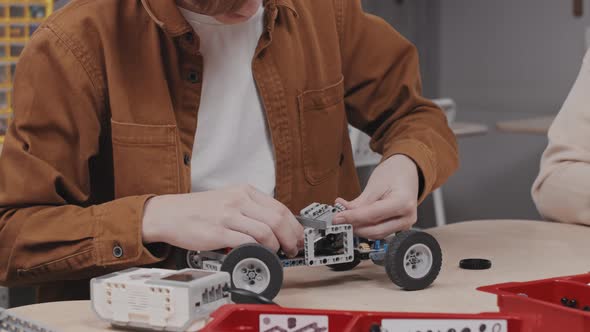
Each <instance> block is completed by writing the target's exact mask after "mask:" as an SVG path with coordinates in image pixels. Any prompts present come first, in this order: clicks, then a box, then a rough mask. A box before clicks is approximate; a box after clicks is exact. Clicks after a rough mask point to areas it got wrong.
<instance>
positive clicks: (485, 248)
mask: <svg viewBox="0 0 590 332" xmlns="http://www.w3.org/2000/svg"><path fill="white" fill-rule="evenodd" d="M430 233H431V234H433V235H434V236H436V238H437V239H438V240H439V242H440V243H441V246H442V248H443V252H444V259H445V261H444V264H443V269H442V272H441V275H440V277H439V279H438V280H437V281H436V282H435V284H434V285H433V286H432V287H430V288H429V289H426V290H423V291H418V292H405V291H401V290H399V289H397V288H396V287H395V286H394V285H393V284H392V283H391V282H390V281H389V279H388V278H387V276H386V275H385V272H384V271H383V270H382V269H383V268H382V267H379V266H375V265H372V264H371V263H368V262H367V263H364V264H362V265H361V266H359V267H358V268H356V269H355V270H353V271H349V272H343V273H337V272H332V271H329V270H327V269H325V268H295V269H292V270H287V271H288V272H287V273H286V280H285V285H284V288H283V290H282V291H281V293H280V295H279V296H278V297H277V298H276V301H277V302H278V303H279V304H281V305H283V306H289V307H308V308H331V309H351V310H377V311H416V312H462V313H473V312H486V311H487V312H489V311H497V307H496V298H495V296H493V295H490V294H486V293H481V292H478V291H476V290H475V288H476V287H478V286H483V285H488V284H495V283H502V282H508V281H527V280H535V279H541V278H548V277H556V276H565V275H571V274H579V273H585V272H588V271H589V270H590V263H589V260H588V253H589V252H590V250H589V249H590V242H589V241H588V239H590V228H588V227H582V226H573V225H564V224H555V223H547V222H537V221H499V220H496V221H477V222H468V223H460V224H452V225H448V226H444V227H439V228H436V229H433V230H432V231H430ZM468 257H483V258H489V259H491V260H492V261H493V267H492V269H491V270H486V271H465V270H461V269H459V268H458V267H457V265H458V263H459V260H460V259H462V258H468ZM13 311H14V312H15V313H17V314H20V315H22V316H26V317H31V318H33V319H35V320H37V321H39V322H42V323H45V324H48V325H50V326H53V327H54V328H56V329H59V330H60V331H64V332H68V331H72V332H83V331H91V332H92V331H97V332H98V331H105V330H107V328H108V324H105V323H103V322H101V321H99V320H98V319H97V318H96V317H95V316H94V314H93V313H92V311H91V308H90V304H89V302H64V303H52V304H43V305H33V306H28V307H21V308H17V309H13Z"/></svg>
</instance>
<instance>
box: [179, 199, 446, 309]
mask: <svg viewBox="0 0 590 332" xmlns="http://www.w3.org/2000/svg"><path fill="white" fill-rule="evenodd" d="M344 209H345V208H344V207H343V206H342V205H339V204H336V205H335V206H330V205H326V204H319V203H314V204H311V205H310V206H308V207H306V208H305V209H303V210H301V215H300V216H298V217H297V219H298V220H299V222H300V223H301V224H302V225H303V226H304V237H305V246H304V250H303V251H302V252H300V254H299V255H298V256H297V257H295V258H288V257H287V256H285V255H284V254H283V253H282V252H279V253H275V252H272V251H270V250H269V249H267V248H266V247H263V246H261V245H259V244H245V245H242V246H239V247H237V248H233V249H222V250H216V251H186V250H179V251H178V254H177V258H176V259H177V267H178V268H193V269H205V270H214V271H226V272H228V273H229V274H230V276H231V282H232V287H235V288H241V289H245V290H248V291H251V292H254V293H258V294H260V295H261V296H263V297H265V298H268V299H273V298H274V297H275V296H276V295H277V294H278V293H279V291H280V289H281V286H282V283H283V268H288V267H292V266H322V265H326V266H328V267H329V268H331V269H332V270H334V271H347V270H351V269H353V268H355V267H356V266H357V265H358V264H359V263H360V262H361V261H362V260H369V259H370V260H371V261H373V263H375V264H377V265H381V266H384V267H385V271H386V273H387V275H388V276H389V278H390V279H391V281H392V282H393V283H394V284H396V285H397V286H399V287H400V288H402V289H404V290H408V291H413V290H420V289H424V288H426V287H428V286H430V285H431V284H432V283H433V282H434V280H435V279H436V278H437V276H438V274H439V272H440V268H441V265H442V252H441V249H440V246H439V244H438V242H437V241H436V239H435V238H434V237H433V236H431V235H430V234H427V233H424V232H420V231H414V230H411V231H405V232H399V233H397V234H396V235H395V236H392V237H391V238H389V239H386V240H365V239H360V238H357V237H355V236H354V235H353V229H352V226H351V225H333V224H332V219H333V218H334V216H335V215H336V214H337V213H338V212H341V211H343V210H344ZM232 299H233V301H234V302H236V303H248V302H249V301H250V300H249V299H248V298H243V297H240V296H233V297H232Z"/></svg>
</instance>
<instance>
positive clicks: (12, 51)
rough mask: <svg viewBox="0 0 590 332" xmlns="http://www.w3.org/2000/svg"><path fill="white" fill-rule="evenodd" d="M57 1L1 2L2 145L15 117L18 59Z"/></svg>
mask: <svg viewBox="0 0 590 332" xmlns="http://www.w3.org/2000/svg"><path fill="white" fill-rule="evenodd" d="M53 1H54V0H0V143H3V142H4V135H5V134H6V130H7V129H8V124H9V123H10V120H11V118H12V104H11V102H12V82H13V80H14V72H15V70H16V63H17V61H18V57H19V56H20V53H21V52H22V50H23V48H24V47H25V44H26V42H27V41H28V40H29V38H30V37H31V35H32V34H33V33H34V32H35V30H37V28H38V27H39V25H41V23H42V22H43V20H45V18H47V16H49V15H50V14H51V13H52V12H53Z"/></svg>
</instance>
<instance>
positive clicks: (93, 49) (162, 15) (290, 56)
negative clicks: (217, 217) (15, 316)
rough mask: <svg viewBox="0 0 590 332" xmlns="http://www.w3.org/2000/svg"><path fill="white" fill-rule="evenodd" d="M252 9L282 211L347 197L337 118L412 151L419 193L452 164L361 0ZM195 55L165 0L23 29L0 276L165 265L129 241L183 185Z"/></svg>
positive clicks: (351, 178)
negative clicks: (149, 208)
mask: <svg viewBox="0 0 590 332" xmlns="http://www.w3.org/2000/svg"><path fill="white" fill-rule="evenodd" d="M264 5H265V23H264V24H265V29H264V33H263V36H262V37H261V39H260V42H259V45H258V48H257V50H256V54H255V57H254V59H253V61H252V66H253V71H254V77H255V80H256V84H257V87H258V92H259V94H260V97H261V100H262V104H263V106H264V109H265V111H266V115H267V118H268V125H269V128H270V133H271V137H272V142H273V146H274V153H275V158H276V171H277V172H276V173H277V174H276V176H277V177H276V198H277V199H278V200H280V201H281V202H283V203H284V204H286V205H287V206H288V207H289V208H290V209H291V210H292V211H293V212H297V211H298V210H299V209H301V208H302V207H304V206H306V205H307V204H309V203H311V202H314V201H317V202H326V203H329V202H333V201H334V199H335V198H336V197H337V196H342V197H344V198H348V199H351V198H354V197H355V196H356V195H357V194H358V193H359V184H358V180H357V175H356V173H355V167H354V163H353V159H352V151H351V144H350V141H349V138H348V131H347V124H348V123H350V124H352V125H353V126H355V127H357V128H360V129H361V130H363V131H365V132H366V133H368V134H370V135H371V136H372V142H371V146H372V148H373V149H374V150H375V151H377V152H379V153H381V154H383V158H388V157H389V156H391V155H394V154H404V155H407V156H409V157H410V158H412V159H413V160H414V161H415V163H416V164H417V165H418V167H419V169H420V171H421V174H422V178H423V180H424V181H423V188H422V189H423V190H422V195H421V197H422V198H423V197H424V196H425V195H427V194H428V193H429V192H431V191H432V190H433V189H434V188H436V187H437V186H439V185H441V184H442V183H443V182H444V181H445V180H446V179H447V178H448V177H449V176H450V175H451V173H452V172H453V171H454V170H455V169H456V167H457V159H458V158H457V146H456V141H455V137H454V135H453V133H452V132H451V130H450V129H449V127H448V126H447V122H446V119H445V116H444V114H443V113H442V111H441V110H439V109H438V108H437V107H436V106H435V105H434V104H432V103H431V102H430V101H428V100H427V99H425V98H423V97H422V96H421V83H420V73H419V65H418V53H417V51H416V49H415V47H414V46H413V45H412V44H410V43H409V42H408V41H407V40H405V39H404V38H403V37H402V36H400V35H399V34H398V33H397V32H396V31H395V30H394V29H393V28H391V27H390V26H389V25H388V24H387V23H386V22H384V21H383V20H381V19H379V18H377V17H374V16H371V15H368V14H366V13H364V12H363V11H362V9H361V5H360V0H265V2H264ZM203 61H204V60H203V58H202V56H201V55H200V54H199V37H198V36H197V35H196V34H195V33H194V31H193V30H192V28H191V27H190V25H189V24H187V22H186V21H185V20H184V19H183V17H182V16H181V14H180V13H179V11H178V9H177V7H176V6H175V4H174V1H172V0H141V1H140V0H101V1H96V0H74V1H72V2H71V3H70V4H69V5H68V6H66V7H65V8H64V9H62V10H60V11H58V12H56V13H54V15H52V16H51V17H50V18H49V19H48V20H47V21H46V22H45V23H44V24H43V25H42V27H40V28H39V29H38V31H37V32H36V33H35V34H34V36H33V38H32V40H31V41H30V43H29V44H28V45H27V47H26V48H25V50H24V52H23V54H22V56H21V59H20V61H19V63H18V65H17V72H16V82H15V86H14V102H13V106H14V111H15V117H14V121H13V123H12V125H11V126H10V128H9V132H8V134H7V137H6V140H5V145H4V148H3V151H2V155H1V157H0V283H1V284H5V285H41V287H40V293H39V299H40V300H41V301H49V300H65V299H80V298H86V297H87V296H88V278H90V277H92V276H96V275H100V274H105V273H108V272H111V271H113V270H120V269H124V268H128V267H131V266H141V265H160V266H168V263H169V262H170V260H171V259H170V257H171V255H170V250H169V248H168V247H167V245H157V246H153V247H150V248H147V247H146V246H144V245H143V243H142V238H141V225H142V214H143V207H144V203H145V202H146V200H147V199H148V198H150V197H152V196H153V195H161V194H174V193H187V192H189V191H190V188H191V185H190V183H191V182H190V167H191V165H190V162H191V156H190V154H191V151H192V146H193V143H194V137H195V130H196V126H197V121H198V109H199V100H200V94H201V87H202V84H203V82H202V80H201V78H202V76H203V75H202V73H203ZM227 93H228V94H231V93H232V91H227ZM236 167H239V165H236ZM244 181H245V182H247V179H244ZM204 231H206V230H204Z"/></svg>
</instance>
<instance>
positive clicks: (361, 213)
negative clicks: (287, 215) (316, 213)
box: [334, 155, 419, 240]
mask: <svg viewBox="0 0 590 332" xmlns="http://www.w3.org/2000/svg"><path fill="white" fill-rule="evenodd" d="M418 177H419V175H418V168H417V166H416V164H415V163H414V162H413V161H412V160H411V159H410V158H408V157H406V156H404V155H394V156H392V157H391V158H389V159H387V160H386V161H384V162H383V163H381V164H380V165H379V166H377V168H376V169H375V171H374V172H373V174H371V177H370V178H369V182H368V184H367V187H366V188H365V190H364V191H363V193H362V194H361V195H360V196H359V197H358V198H356V199H355V200H353V201H350V202H348V201H345V200H344V199H342V198H338V199H337V200H336V203H340V204H342V205H344V206H345V207H346V211H343V212H341V213H339V214H338V215H336V217H335V218H334V223H335V224H351V225H352V226H353V227H354V231H355V234H356V235H357V236H360V237H363V238H367V239H373V240H377V239H384V238H386V237H388V236H389V235H391V234H393V233H395V232H398V231H402V230H407V229H410V228H411V227H412V225H414V224H415V223H416V221H417V206H418V190H419V188H418V187H419V178H418Z"/></svg>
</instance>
